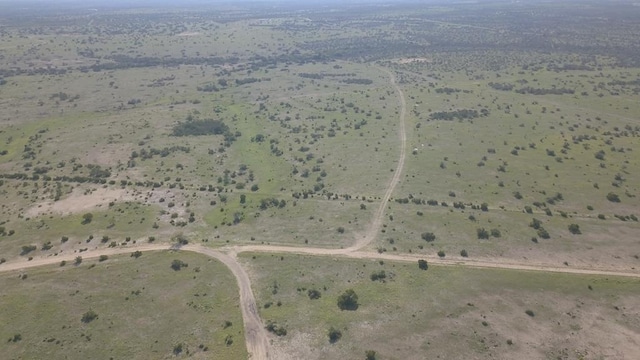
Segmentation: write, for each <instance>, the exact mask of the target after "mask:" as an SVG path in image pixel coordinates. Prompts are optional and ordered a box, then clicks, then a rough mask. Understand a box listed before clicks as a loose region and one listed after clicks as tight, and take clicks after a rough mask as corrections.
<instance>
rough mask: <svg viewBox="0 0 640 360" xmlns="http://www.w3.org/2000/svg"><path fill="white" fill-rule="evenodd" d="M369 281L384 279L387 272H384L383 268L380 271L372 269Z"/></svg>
mask: <svg viewBox="0 0 640 360" xmlns="http://www.w3.org/2000/svg"><path fill="white" fill-rule="evenodd" d="M370 278H371V281H376V280H380V281H382V280H384V279H386V278H387V274H386V273H385V272H384V270H380V271H374V272H373V273H371V276H370Z"/></svg>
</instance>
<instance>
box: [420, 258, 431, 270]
mask: <svg viewBox="0 0 640 360" xmlns="http://www.w3.org/2000/svg"><path fill="white" fill-rule="evenodd" d="M418 268H420V269H421V270H427V269H428V268H429V264H427V260H423V259H420V260H418Z"/></svg>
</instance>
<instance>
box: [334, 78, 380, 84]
mask: <svg viewBox="0 0 640 360" xmlns="http://www.w3.org/2000/svg"><path fill="white" fill-rule="evenodd" d="M342 82H343V83H345V84H357V85H370V84H372V83H373V80H370V79H344V80H342Z"/></svg>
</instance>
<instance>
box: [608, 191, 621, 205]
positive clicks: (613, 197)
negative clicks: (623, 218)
mask: <svg viewBox="0 0 640 360" xmlns="http://www.w3.org/2000/svg"><path fill="white" fill-rule="evenodd" d="M607 200H609V201H611V202H616V203H618V202H620V197H619V196H618V195H617V194H615V193H612V192H610V193H608V194H607Z"/></svg>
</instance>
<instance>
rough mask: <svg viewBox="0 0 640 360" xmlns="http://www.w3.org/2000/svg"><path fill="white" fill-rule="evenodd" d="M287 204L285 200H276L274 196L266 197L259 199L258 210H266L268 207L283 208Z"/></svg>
mask: <svg viewBox="0 0 640 360" xmlns="http://www.w3.org/2000/svg"><path fill="white" fill-rule="evenodd" d="M286 205H287V202H286V201H285V200H278V199H276V198H267V199H262V200H260V205H259V207H260V210H267V209H268V208H270V207H277V208H280V209H281V208H283V207H285V206H286Z"/></svg>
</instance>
